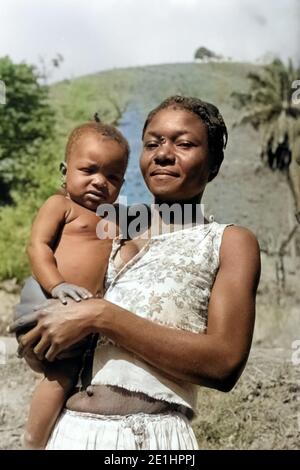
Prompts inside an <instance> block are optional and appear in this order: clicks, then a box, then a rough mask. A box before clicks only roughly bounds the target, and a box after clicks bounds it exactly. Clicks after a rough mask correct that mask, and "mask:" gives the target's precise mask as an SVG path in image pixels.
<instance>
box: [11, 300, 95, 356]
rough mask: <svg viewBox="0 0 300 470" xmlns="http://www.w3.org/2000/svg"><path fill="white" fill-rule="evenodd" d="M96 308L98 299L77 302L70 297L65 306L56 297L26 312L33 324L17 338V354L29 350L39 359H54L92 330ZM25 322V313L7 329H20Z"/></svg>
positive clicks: (12, 330) (22, 353) (23, 353)
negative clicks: (36, 308)
mask: <svg viewBox="0 0 300 470" xmlns="http://www.w3.org/2000/svg"><path fill="white" fill-rule="evenodd" d="M100 311H101V299H89V300H86V301H85V302H80V303H77V302H75V301H73V300H70V301H69V302H68V305H62V304H61V302H59V301H57V300H50V301H48V302H47V303H46V304H45V306H44V307H43V308H41V309H40V310H38V311H36V312H34V313H33V314H32V315H27V322H28V321H29V322H30V324H33V323H34V322H37V324H36V326H34V327H33V328H32V330H30V331H29V332H28V333H26V334H24V335H23V336H22V337H21V338H20V345H19V350H18V353H19V355H20V356H21V357H23V356H26V355H27V353H28V351H29V350H30V349H33V352H34V354H35V355H36V356H37V358H38V359H39V360H43V359H47V360H48V361H50V362H52V361H54V359H55V358H56V357H57V356H58V355H59V354H60V353H62V351H64V350H66V349H68V348H70V346H72V345H74V344H75V343H78V342H80V340H82V339H83V338H85V337H86V336H88V335H89V334H90V333H92V332H93V331H94V318H95V316H96V315H97V314H99V312H100ZM28 317H30V318H28ZM25 322H26V316H25V317H21V318H20V319H19V320H16V321H15V322H14V323H13V324H12V325H11V327H10V332H16V331H20V330H21V329H22V328H24V326H26V325H27V323H25Z"/></svg>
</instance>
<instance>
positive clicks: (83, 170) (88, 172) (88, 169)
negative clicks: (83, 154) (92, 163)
mask: <svg viewBox="0 0 300 470" xmlns="http://www.w3.org/2000/svg"><path fill="white" fill-rule="evenodd" d="M80 171H82V173H87V174H90V173H93V171H94V170H93V168H80Z"/></svg>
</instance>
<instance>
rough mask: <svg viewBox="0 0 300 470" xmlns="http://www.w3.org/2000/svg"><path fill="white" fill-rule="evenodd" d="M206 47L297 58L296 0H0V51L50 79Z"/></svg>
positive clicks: (237, 54)
mask: <svg viewBox="0 0 300 470" xmlns="http://www.w3.org/2000/svg"><path fill="white" fill-rule="evenodd" d="M200 46H205V47H207V48H209V49H211V50H213V51H214V52H216V53H217V54H222V55H224V56H226V57H228V56H229V57H232V59H233V60H238V61H255V60H257V59H258V58H259V57H262V56H264V55H266V54H268V55H269V56H270V55H279V56H280V57H281V58H282V59H287V58H288V57H291V58H293V59H294V60H295V61H298V62H300V0H86V1H83V0H1V2H0V57H1V56H4V55H9V56H10V57H11V58H12V59H13V60H14V61H15V62H21V61H26V62H29V63H33V64H37V65H38V66H39V67H40V68H42V67H43V65H42V64H44V65H46V67H47V68H48V71H49V73H50V69H51V67H50V64H51V59H52V58H54V57H55V56H56V55H57V54H58V53H60V54H61V55H62V56H63V58H64V61H63V62H62V63H61V65H60V67H59V69H57V70H54V69H53V70H52V73H51V75H50V78H49V81H57V80H60V79H64V78H73V77H75V76H80V75H86V74H89V73H94V72H98V71H102V70H107V69H111V68H116V67H129V66H138V65H148V64H160V63H175V62H191V61H193V56H194V52H195V50H196V49H197V48H198V47H200Z"/></svg>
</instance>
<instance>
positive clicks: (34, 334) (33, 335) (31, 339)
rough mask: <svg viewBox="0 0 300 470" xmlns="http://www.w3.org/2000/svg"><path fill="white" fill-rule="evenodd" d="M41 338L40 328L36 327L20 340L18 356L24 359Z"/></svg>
mask: <svg viewBox="0 0 300 470" xmlns="http://www.w3.org/2000/svg"><path fill="white" fill-rule="evenodd" d="M39 338H40V332H39V328H38V327H37V326H36V327H35V328H33V329H32V330H30V331H29V332H28V333H26V334H25V335H23V336H21V337H20V338H19V347H18V351H17V354H18V356H19V357H23V356H24V355H25V354H26V353H27V351H28V350H29V349H30V348H31V347H32V345H33V344H35V343H36V341H37V340H38V339H39Z"/></svg>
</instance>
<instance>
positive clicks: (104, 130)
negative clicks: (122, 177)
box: [65, 113, 130, 161]
mask: <svg viewBox="0 0 300 470" xmlns="http://www.w3.org/2000/svg"><path fill="white" fill-rule="evenodd" d="M94 119H95V122H93V121H91V122H86V123H85V124H81V125H80V126H77V127H75V129H73V130H72V132H71V134H70V135H69V138H68V142H67V145H66V152H65V160H66V161H68V159H69V158H70V155H71V152H72V150H73V148H74V146H75V145H76V144H77V142H78V140H79V139H80V138H81V137H82V136H83V135H84V134H86V133H89V132H91V133H94V134H96V135H99V136H104V137H107V138H108V139H112V140H115V141H116V142H118V144H120V145H121V146H122V147H123V148H124V154H125V157H126V158H127V160H128V158H129V153H130V149H129V144H128V142H127V139H125V137H124V136H123V134H122V133H121V132H120V131H119V130H118V129H117V128H116V127H115V126H112V125H111V124H104V123H102V122H101V121H100V118H99V116H98V113H96V114H95V115H94Z"/></svg>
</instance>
